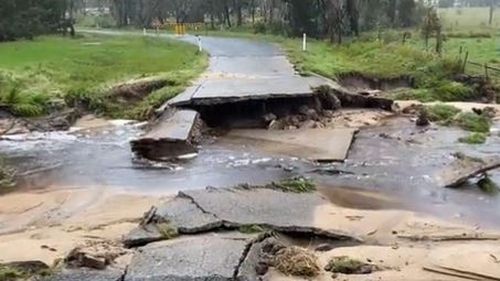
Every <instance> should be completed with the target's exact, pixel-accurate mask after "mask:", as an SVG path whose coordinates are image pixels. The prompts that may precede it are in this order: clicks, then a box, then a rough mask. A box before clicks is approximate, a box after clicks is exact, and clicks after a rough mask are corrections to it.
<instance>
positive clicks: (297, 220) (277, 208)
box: [124, 187, 362, 247]
mask: <svg viewBox="0 0 500 281" xmlns="http://www.w3.org/2000/svg"><path fill="white" fill-rule="evenodd" d="M328 204H330V203H329V202H328V201H327V200H326V199H324V198H323V197H321V196H320V195H319V194H318V193H305V194H299V193H291V192H288V193H287V192H282V191H278V190H273V189H268V188H242V187H236V188H225V189H216V188H207V189H206V190H198V191H183V192H179V194H178V196H177V197H176V198H174V199H173V200H172V201H170V202H167V203H165V204H163V205H162V206H159V207H158V211H157V212H156V214H155V216H156V217H157V219H156V220H157V221H161V222H167V223H168V225H169V226H170V227H172V228H175V229H176V230H177V232H178V233H179V234H195V233H202V232H209V231H219V230H221V229H238V228H240V227H243V226H262V227H264V228H268V229H272V230H276V231H282V232H291V233H303V234H311V235H321V236H325V237H329V238H332V239H338V240H351V241H358V242H360V241H362V239H361V238H359V237H357V236H356V235H354V234H349V233H347V232H345V231H343V230H341V229H340V228H334V227H330V225H328V224H319V223H318V222H317V221H316V220H315V215H316V214H317V210H318V209H320V208H321V206H325V205H328ZM284 210H286V211H284ZM162 239H164V238H163V236H162V234H161V230H160V229H158V227H156V224H155V223H152V224H149V225H146V226H138V227H137V228H136V229H134V230H132V231H131V232H130V233H129V234H128V235H126V236H125V238H124V244H125V245H127V246H129V247H133V246H138V245H139V246H140V245H144V244H145V243H147V242H151V241H158V240H162Z"/></svg>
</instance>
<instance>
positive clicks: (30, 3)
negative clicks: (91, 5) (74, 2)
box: [0, 0, 67, 41]
mask: <svg viewBox="0 0 500 281" xmlns="http://www.w3.org/2000/svg"><path fill="white" fill-rule="evenodd" d="M66 5H67V3H66V0H2V1H0V41H11V40H15V39H18V38H28V39H31V38H33V37H34V36H36V35H39V34H44V33H49V32H54V31H57V30H58V29H60V27H61V24H62V23H63V21H64V17H65V11H66Z"/></svg>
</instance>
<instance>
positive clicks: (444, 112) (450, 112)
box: [425, 104, 460, 122]
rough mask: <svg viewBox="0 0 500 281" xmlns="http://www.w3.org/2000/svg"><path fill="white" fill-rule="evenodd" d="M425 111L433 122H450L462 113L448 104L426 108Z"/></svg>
mask: <svg viewBox="0 0 500 281" xmlns="http://www.w3.org/2000/svg"><path fill="white" fill-rule="evenodd" d="M425 110H426V111H427V114H428V118H429V120H430V121H432V122H438V121H448V120H451V119H453V118H454V117H455V116H456V115H457V114H458V113H460V109H458V108H456V107H454V106H451V105H446V104H436V105H431V106H426V107H425Z"/></svg>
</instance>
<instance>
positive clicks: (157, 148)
mask: <svg viewBox="0 0 500 281" xmlns="http://www.w3.org/2000/svg"><path fill="white" fill-rule="evenodd" d="M199 121H200V120H199V114H198V113H197V112H196V111H193V110H177V109H169V110H167V111H166V112H165V113H163V114H162V116H161V117H160V118H159V119H158V120H157V121H156V122H155V123H154V124H152V126H151V130H150V131H149V132H147V133H146V134H145V135H144V136H142V137H140V138H138V139H136V140H133V141H131V146H132V151H133V152H134V153H136V154H138V155H140V156H143V157H146V158H148V159H151V160H159V161H161V160H169V159H172V158H176V157H179V156H182V155H186V154H192V153H196V152H197V149H196V147H195V142H196V138H197V137H198V135H199V133H200V132H199V129H200V128H199V126H200V125H199Z"/></svg>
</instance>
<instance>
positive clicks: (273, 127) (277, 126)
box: [267, 120, 285, 130]
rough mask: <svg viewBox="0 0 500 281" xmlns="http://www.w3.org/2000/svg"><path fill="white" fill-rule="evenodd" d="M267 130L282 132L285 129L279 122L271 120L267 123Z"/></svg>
mask: <svg viewBox="0 0 500 281" xmlns="http://www.w3.org/2000/svg"><path fill="white" fill-rule="evenodd" d="M267 129H269V130H283V129H285V125H284V124H283V122H282V121H281V120H273V121H271V123H269V126H268V127H267Z"/></svg>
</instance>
